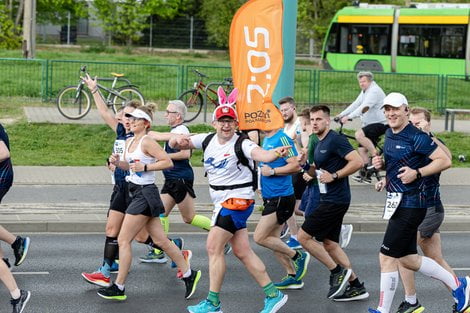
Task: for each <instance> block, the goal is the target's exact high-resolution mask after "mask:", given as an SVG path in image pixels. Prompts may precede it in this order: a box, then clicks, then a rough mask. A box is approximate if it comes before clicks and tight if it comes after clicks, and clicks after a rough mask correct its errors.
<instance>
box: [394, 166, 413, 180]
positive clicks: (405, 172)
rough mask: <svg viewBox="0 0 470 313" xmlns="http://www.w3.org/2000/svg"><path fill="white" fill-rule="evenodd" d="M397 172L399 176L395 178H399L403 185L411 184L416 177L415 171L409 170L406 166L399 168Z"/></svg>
mask: <svg viewBox="0 0 470 313" xmlns="http://www.w3.org/2000/svg"><path fill="white" fill-rule="evenodd" d="M398 172H399V173H400V174H398V175H397V178H399V179H400V180H401V182H402V183H404V184H409V183H411V182H413V181H414V180H415V179H416V176H417V175H418V173H417V172H416V170H414V169H412V168H409V167H408V166H403V167H401V168H400V169H399V170H398Z"/></svg>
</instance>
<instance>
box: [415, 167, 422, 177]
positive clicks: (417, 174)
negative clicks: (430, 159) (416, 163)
mask: <svg viewBox="0 0 470 313" xmlns="http://www.w3.org/2000/svg"><path fill="white" fill-rule="evenodd" d="M421 177H423V175H421V172H420V171H419V168H417V169H416V179H421Z"/></svg>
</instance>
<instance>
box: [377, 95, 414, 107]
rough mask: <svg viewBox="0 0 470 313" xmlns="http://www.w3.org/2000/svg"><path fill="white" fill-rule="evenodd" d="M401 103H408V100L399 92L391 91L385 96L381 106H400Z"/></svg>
mask: <svg viewBox="0 0 470 313" xmlns="http://www.w3.org/2000/svg"><path fill="white" fill-rule="evenodd" d="M402 104H404V105H408V100H406V97H405V96H404V95H402V94H401V93H399V92H391V93H389V94H388V95H387V96H386V97H385V99H384V104H383V105H382V108H383V107H384V106H386V105H391V106H392V107H395V108H399V107H401V106H402Z"/></svg>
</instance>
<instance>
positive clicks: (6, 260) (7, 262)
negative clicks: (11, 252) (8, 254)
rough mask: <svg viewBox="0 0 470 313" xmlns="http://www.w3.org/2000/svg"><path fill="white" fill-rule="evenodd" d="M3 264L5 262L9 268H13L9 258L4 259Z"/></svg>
mask: <svg viewBox="0 0 470 313" xmlns="http://www.w3.org/2000/svg"><path fill="white" fill-rule="evenodd" d="M2 260H3V262H5V264H6V265H7V267H8V268H11V265H10V260H8V258H2Z"/></svg>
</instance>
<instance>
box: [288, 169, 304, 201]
mask: <svg viewBox="0 0 470 313" xmlns="http://www.w3.org/2000/svg"><path fill="white" fill-rule="evenodd" d="M303 176H304V173H295V174H292V186H294V195H295V200H301V199H302V195H303V194H304V191H305V188H307V182H306V181H305V179H304V178H303Z"/></svg>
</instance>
